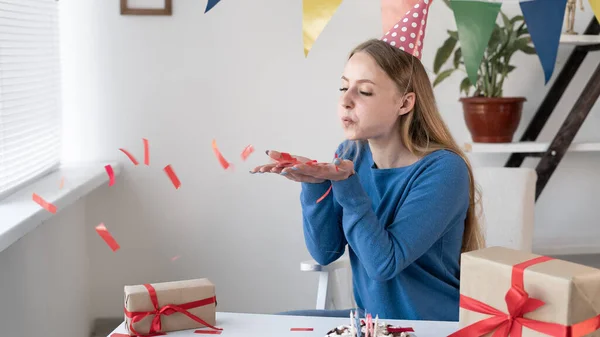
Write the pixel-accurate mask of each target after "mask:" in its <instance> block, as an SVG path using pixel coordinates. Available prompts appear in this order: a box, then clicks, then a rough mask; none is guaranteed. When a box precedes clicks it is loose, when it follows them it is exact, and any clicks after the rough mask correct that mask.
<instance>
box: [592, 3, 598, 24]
mask: <svg viewBox="0 0 600 337" xmlns="http://www.w3.org/2000/svg"><path fill="white" fill-rule="evenodd" d="M590 5H592V11H593V12H594V14H596V19H597V20H598V22H599V23H600V0H590Z"/></svg>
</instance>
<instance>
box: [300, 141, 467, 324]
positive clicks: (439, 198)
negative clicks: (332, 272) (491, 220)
mask: <svg viewBox="0 0 600 337" xmlns="http://www.w3.org/2000/svg"><path fill="white" fill-rule="evenodd" d="M342 145H343V144H342ZM350 146H352V148H353V149H354V150H353V151H350V152H349V153H347V154H346V155H345V156H344V157H345V158H346V159H351V160H352V159H354V154H355V153H354V151H356V149H355V145H354V144H352V145H350ZM340 148H341V146H340ZM338 155H339V156H341V153H340V149H338ZM354 166H355V171H356V174H354V175H352V176H351V177H349V178H348V179H345V180H342V181H334V182H330V181H327V182H324V183H320V184H310V183H302V192H301V195H300V200H301V204H302V214H303V223H304V225H303V226H304V237H305V242H306V246H307V248H308V251H309V252H310V254H311V256H312V257H313V258H314V259H315V260H316V261H317V262H318V263H319V264H322V265H327V264H329V263H331V262H333V261H335V260H337V259H338V258H339V257H340V256H342V255H343V253H344V250H345V248H346V245H347V246H348V251H349V256H350V262H351V265H352V273H353V288H354V296H355V300H356V303H357V305H358V306H359V307H360V308H362V309H365V310H367V312H369V313H371V314H373V316H375V315H379V317H380V318H386V319H408V320H440V321H457V320H458V307H459V276H460V268H459V257H460V250H461V245H462V236H463V231H464V222H465V218H466V213H467V209H468V206H469V173H468V169H467V166H466V164H465V162H464V161H463V159H462V158H461V157H460V156H458V155H457V154H455V153H453V152H451V151H447V150H438V151H435V152H433V153H431V154H429V155H427V156H425V157H424V158H422V159H420V160H419V161H417V162H416V163H414V164H412V165H409V166H406V167H400V168H392V169H378V168H377V167H376V165H375V164H374V162H373V159H372V156H371V152H370V150H369V146H368V145H363V146H361V148H360V151H359V156H358V158H357V159H356V160H354ZM331 185H333V187H332V190H331V193H330V194H329V195H328V196H327V197H326V198H325V199H323V200H322V201H321V202H320V203H316V200H317V199H318V198H319V197H321V196H322V195H323V194H324V193H325V192H326V191H327V189H328V188H329V187H330V186H331Z"/></svg>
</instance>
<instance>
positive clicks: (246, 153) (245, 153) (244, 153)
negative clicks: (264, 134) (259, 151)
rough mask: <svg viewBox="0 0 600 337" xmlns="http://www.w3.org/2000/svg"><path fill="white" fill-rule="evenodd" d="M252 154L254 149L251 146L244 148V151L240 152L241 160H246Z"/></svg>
mask: <svg viewBox="0 0 600 337" xmlns="http://www.w3.org/2000/svg"><path fill="white" fill-rule="evenodd" d="M252 152H254V147H253V146H252V145H248V146H246V148H245V149H244V151H242V155H241V156H242V160H246V159H248V156H250V155H251V154H252Z"/></svg>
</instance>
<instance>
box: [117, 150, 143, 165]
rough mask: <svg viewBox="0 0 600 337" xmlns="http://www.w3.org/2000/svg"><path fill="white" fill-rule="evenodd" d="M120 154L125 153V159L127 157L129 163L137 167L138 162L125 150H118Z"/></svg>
mask: <svg viewBox="0 0 600 337" xmlns="http://www.w3.org/2000/svg"><path fill="white" fill-rule="evenodd" d="M119 150H120V151H121V152H123V153H125V155H126V156H127V157H129V160H131V162H132V163H133V165H135V166H137V165H139V163H138V161H137V160H136V159H135V157H134V156H133V155H132V154H131V153H129V151H127V150H125V149H119Z"/></svg>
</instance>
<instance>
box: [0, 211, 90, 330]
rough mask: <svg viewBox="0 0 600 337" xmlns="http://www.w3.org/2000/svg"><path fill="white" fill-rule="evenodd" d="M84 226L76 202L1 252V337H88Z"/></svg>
mask: <svg viewBox="0 0 600 337" xmlns="http://www.w3.org/2000/svg"><path fill="white" fill-rule="evenodd" d="M86 228H88V229H89V227H87V226H86V222H85V212H84V203H83V201H78V202H77V203H75V204H73V205H71V206H69V207H68V208H66V209H64V210H61V211H60V213H58V214H57V215H56V217H53V218H52V219H51V220H49V221H47V222H45V223H43V224H41V225H40V226H39V227H38V228H37V229H35V230H34V231H32V232H30V233H29V234H27V235H26V236H24V237H23V238H22V239H20V240H19V241H17V242H15V243H14V244H13V245H11V246H10V247H9V248H7V249H6V250H4V251H2V252H1V253H0V285H1V286H0V303H2V305H0V327H2V331H1V332H0V335H2V336H11V337H30V336H45V337H46V336H47V337H85V336H89V333H90V331H91V325H92V316H91V310H90V309H91V305H90V304H91V296H90V290H91V287H90V279H89V275H90V272H89V269H88V267H89V259H88V254H87V251H88V250H87V248H86V246H87V238H86V236H85V234H84V233H85V232H86V231H87V229H86Z"/></svg>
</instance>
